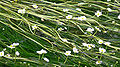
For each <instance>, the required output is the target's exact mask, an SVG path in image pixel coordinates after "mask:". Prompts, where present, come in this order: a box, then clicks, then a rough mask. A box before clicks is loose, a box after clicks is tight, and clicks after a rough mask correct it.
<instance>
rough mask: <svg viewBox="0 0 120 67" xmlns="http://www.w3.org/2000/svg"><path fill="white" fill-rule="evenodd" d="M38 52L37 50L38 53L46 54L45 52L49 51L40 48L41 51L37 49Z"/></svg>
mask: <svg viewBox="0 0 120 67" xmlns="http://www.w3.org/2000/svg"><path fill="white" fill-rule="evenodd" d="M36 52H37V53H38V54H43V53H44V54H45V53H47V51H46V50H43V49H42V50H40V51H36Z"/></svg>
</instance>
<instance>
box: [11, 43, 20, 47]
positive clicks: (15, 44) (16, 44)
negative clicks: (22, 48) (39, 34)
mask: <svg viewBox="0 0 120 67" xmlns="http://www.w3.org/2000/svg"><path fill="white" fill-rule="evenodd" d="M11 45H13V46H14V47H16V46H18V45H19V43H13V44H11Z"/></svg>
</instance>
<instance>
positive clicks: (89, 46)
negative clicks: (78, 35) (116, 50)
mask: <svg viewBox="0 0 120 67" xmlns="http://www.w3.org/2000/svg"><path fill="white" fill-rule="evenodd" d="M87 47H88V50H89V49H91V48H92V47H93V48H94V47H95V45H93V44H87Z"/></svg>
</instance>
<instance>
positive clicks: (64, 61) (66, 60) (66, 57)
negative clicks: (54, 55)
mask: <svg viewBox="0 0 120 67" xmlns="http://www.w3.org/2000/svg"><path fill="white" fill-rule="evenodd" d="M67 59H68V56H67V57H66V59H65V61H64V64H65V63H66V61H67Z"/></svg>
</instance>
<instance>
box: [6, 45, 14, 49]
mask: <svg viewBox="0 0 120 67" xmlns="http://www.w3.org/2000/svg"><path fill="white" fill-rule="evenodd" d="M7 47H8V48H11V49H13V48H15V46H14V45H10V46H7Z"/></svg>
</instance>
